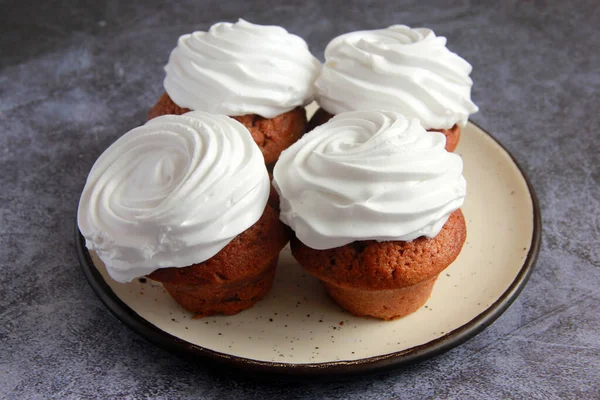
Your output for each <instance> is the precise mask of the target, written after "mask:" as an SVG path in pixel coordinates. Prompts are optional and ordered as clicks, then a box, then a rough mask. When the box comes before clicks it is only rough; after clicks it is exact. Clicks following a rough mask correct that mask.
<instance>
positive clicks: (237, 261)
mask: <svg viewBox="0 0 600 400" xmlns="http://www.w3.org/2000/svg"><path fill="white" fill-rule="evenodd" d="M289 236H290V232H289V229H288V228H287V227H286V226H285V225H283V224H282V223H281V222H280V221H279V212H278V211H276V210H275V209H274V208H273V207H271V206H270V205H267V206H266V208H265V211H264V213H263V215H262V216H261V218H260V219H259V220H258V221H257V222H256V223H255V224H254V225H252V226H251V227H250V228H248V229H247V230H246V231H244V232H243V233H241V234H239V235H238V236H236V237H235V238H234V239H233V240H232V241H231V242H229V244H228V245H227V246H225V247H224V248H223V249H222V250H221V251H219V252H218V253H217V254H216V255H214V256H213V257H211V258H210V259H208V260H206V261H204V262H201V263H198V264H194V265H191V266H189V267H184V268H161V269H158V270H156V271H154V272H152V273H151V274H150V275H148V277H149V278H150V279H152V280H155V281H158V282H161V283H162V284H163V286H164V287H165V289H166V290H167V291H168V292H169V294H170V295H171V296H172V297H173V298H174V299H175V301H177V303H179V305H181V306H182V307H183V308H185V309H186V310H189V311H191V312H193V313H195V314H196V315H197V316H209V315H213V314H224V315H232V314H237V313H238V312H240V311H242V310H245V309H247V308H249V307H251V306H252V305H254V303H256V302H257V301H258V300H260V299H262V298H263V297H264V295H265V294H266V293H267V291H268V290H269V289H270V288H271V285H272V283H273V278H274V276H275V267H276V265H277V258H278V257H279V252H280V251H281V250H282V249H283V248H284V247H285V245H286V244H287V242H288V240H289Z"/></svg>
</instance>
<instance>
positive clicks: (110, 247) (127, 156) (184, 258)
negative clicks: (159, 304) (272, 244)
mask: <svg viewBox="0 0 600 400" xmlns="http://www.w3.org/2000/svg"><path fill="white" fill-rule="evenodd" d="M269 188H270V183H269V175H268V173H267V169H266V167H265V164H264V160H263V156H262V154H261V152H260V150H259V148H258V147H257V146H256V144H255V143H254V140H253V139H252V136H251V135H250V132H248V130H247V129H246V128H245V127H244V126H243V125H242V124H240V123H239V122H237V121H235V120H234V119H232V118H229V117H226V116H223V115H211V114H208V113H204V112H199V111H193V112H189V113H187V114H184V115H181V116H175V115H165V116H161V117H158V118H155V119H152V120H150V121H148V122H147V123H146V124H145V125H143V126H140V127H138V128H135V129H133V130H131V131H129V132H127V133H126V134H125V135H123V136H122V137H121V138H119V139H118V140H117V141H116V142H114V143H113V144H112V145H111V146H110V147H109V148H108V149H107V150H106V151H105V152H104V153H103V154H102V155H101V156H100V157H99V158H98V160H97V161H96V163H95V164H94V166H93V167H92V170H91V171H90V174H89V176H88V178H87V182H86V184H85V188H84V189H83V193H82V195H81V199H80V202H79V210H78V215H77V221H78V225H79V230H80V231H81V233H82V234H83V236H84V237H85V239H86V246H87V248H88V249H90V250H94V251H96V253H97V254H98V256H99V257H100V259H101V260H102V261H103V262H104V264H105V265H106V267H107V270H108V272H109V274H110V276H111V277H112V278H114V279H115V280H117V281H119V282H129V281H131V280H132V279H134V278H135V277H138V276H142V275H147V274H149V273H151V272H152V271H154V270H156V269H159V268H164V267H185V266H189V265H192V264H195V263H199V262H202V261H205V260H207V259H209V258H211V257H212V256H214V255H215V254H216V253H218V252H219V251H220V250H221V249H222V248H223V247H225V246H226V245H227V244H228V243H229V242H230V241H231V240H232V239H233V238H234V237H235V236H237V235H238V234H240V233H242V232H243V231H245V230H246V229H248V228H249V227H250V226H252V225H253V224H254V223H255V222H256V221H258V219H259V218H260V216H261V215H262V213H263V211H264V208H265V205H266V203H267V198H268V196H269Z"/></svg>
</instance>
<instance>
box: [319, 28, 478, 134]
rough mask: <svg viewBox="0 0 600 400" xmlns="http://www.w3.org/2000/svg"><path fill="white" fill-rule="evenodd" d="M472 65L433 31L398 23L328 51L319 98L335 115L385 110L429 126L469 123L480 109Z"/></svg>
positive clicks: (345, 38)
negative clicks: (473, 91) (474, 92)
mask: <svg viewBox="0 0 600 400" xmlns="http://www.w3.org/2000/svg"><path fill="white" fill-rule="evenodd" d="M471 69H472V68H471V65H470V64H469V63H468V62H466V61H465V60H463V59H462V58H461V57H459V56H458V55H457V54H455V53H452V52H451V51H450V50H448V49H447V48H446V38H445V37H442V36H436V35H435V33H433V31H432V30H430V29H426V28H415V29H411V28H409V27H408V26H405V25H393V26H390V27H389V28H387V29H378V30H372V31H359V32H352V33H347V34H345V35H341V36H338V37H337V38H335V39H333V40H332V41H331V42H330V43H329V44H328V45H327V48H326V49H325V65H324V66H323V69H322V71H321V74H320V75H319V77H318V78H317V80H316V82H315V86H316V88H317V101H318V102H319V104H320V105H321V107H323V109H325V110H326V111H328V112H329V113H331V114H339V113H341V112H345V111H355V110H371V109H373V110H375V109H380V110H390V111H396V112H399V113H401V114H403V115H405V116H406V117H407V118H418V119H419V120H420V121H421V124H422V125H423V127H424V128H425V129H448V128H451V127H452V126H453V125H455V124H459V125H460V126H464V124H466V123H467V120H468V118H469V114H473V113H475V112H477V110H478V108H477V106H476V105H475V104H474V103H473V102H472V101H471V86H472V85H473V81H472V80H471V78H470V77H469V74H470V73H471Z"/></svg>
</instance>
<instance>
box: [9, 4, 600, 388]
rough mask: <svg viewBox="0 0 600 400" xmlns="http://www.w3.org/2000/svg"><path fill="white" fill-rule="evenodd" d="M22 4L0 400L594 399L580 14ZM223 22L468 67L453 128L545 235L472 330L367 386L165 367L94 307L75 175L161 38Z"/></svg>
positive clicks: (471, 8) (174, 364) (138, 100)
mask: <svg viewBox="0 0 600 400" xmlns="http://www.w3.org/2000/svg"><path fill="white" fill-rule="evenodd" d="M37 3H39V4H36V2H28V1H1V2H0V10H2V11H0V398H8V399H20V398H59V399H67V398H136V399H137V398H147V397H152V398H228V399H246V398H247V399H253V398H257V399H258V398H272V399H282V398H287V397H290V398H291V397H305V398H314V399H363V398H415V399H422V398H460V399H470V398H472V399H482V398H521V399H554V398H566V399H590V398H600V289H599V288H598V287H599V283H600V265H599V264H600V246H599V243H600V217H599V214H600V205H599V203H600V189H599V186H598V185H599V181H600V157H599V152H600V146H599V139H600V135H599V133H598V129H599V128H600V101H599V100H600V99H599V96H600V94H599V93H600V70H599V68H600V67H599V66H600V39H599V37H600V29H599V28H598V26H599V25H600V5H599V3H598V2H597V1H596V0H587V1H569V2H563V1H552V2H551V1H542V0H537V1H526V2H509V1H499V2H496V1H494V2H492V1H489V2H487V4H483V3H486V2H475V1H474V2H472V3H469V2H462V3H454V4H453V5H448V4H447V3H446V2H443V1H436V2H421V1H416V0H415V1H408V2H402V3H400V2H394V1H364V2H360V1H352V2H349V1H318V2H307V1H295V0H290V1H286V2H282V3H274V2H272V3H271V5H269V6H259V5H256V4H253V3H258V2H250V1H242V0H234V1H229V2H226V1H198V0H196V1H181V2H166V1H148V2H142V1H129V2H124V1H123V2H118V1H108V2H92V1H78V2H75V1H71V2H69V1H54V2H51V1H47V2H37ZM238 17H244V18H246V19H248V20H250V21H252V22H257V23H263V24H266V23H272V24H278V25H282V26H284V27H286V28H287V29H288V30H290V31H291V32H294V33H296V34H299V35H300V36H302V37H304V38H305V39H306V40H307V42H308V43H309V44H310V47H311V50H312V51H313V52H314V54H315V55H317V56H318V57H319V58H321V59H322V54H323V49H324V47H325V45H326V43H327V42H328V40H329V39H331V38H333V37H334V36H336V35H338V34H341V33H344V32H347V31H352V30H357V29H372V28H380V27H385V26H388V25H391V24H394V23H405V24H408V25H411V26H427V27H431V28H433V29H434V31H435V32H436V33H438V34H439V35H443V36H446V37H447V38H448V42H449V47H450V49H452V50H454V51H456V52H458V53H459V54H460V55H462V56H463V57H464V58H465V59H467V60H468V61H469V62H471V64H472V65H473V68H474V71H473V74H472V77H473V80H474V82H475V85H474V87H473V98H474V101H475V102H476V103H477V104H478V105H479V107H480V109H481V111H480V112H479V113H478V114H476V115H475V116H474V117H473V118H472V119H473V120H474V121H475V122H477V123H478V124H480V125H481V126H483V127H484V128H486V129H488V130H489V131H490V132H492V133H493V134H494V135H495V136H496V137H497V138H498V139H499V140H500V141H501V142H502V143H503V144H504V145H505V146H506V147H507V148H508V149H509V150H510V151H511V152H512V153H513V154H514V156H515V157H516V158H517V159H518V160H519V162H520V163H522V165H523V167H524V168H525V170H526V171H527V173H528V174H529V176H530V178H531V180H532V182H533V184H534V185H535V188H536V190H537V193H538V196H539V199H540V203H541V207H542V215H543V222H544V230H543V235H544V236H543V244H542V249H541V253H540V257H539V261H538V263H537V268H536V270H535V271H534V273H533V275H532V277H531V280H530V281H529V283H528V285H527V287H526V288H525V290H524V291H523V293H522V294H521V296H520V297H519V299H518V300H517V301H516V302H515V303H514V305H513V306H512V307H511V308H510V309H509V310H508V311H507V312H506V313H505V314H504V315H503V316H502V317H501V318H500V319H499V320H497V321H496V323H494V324H493V325H492V326H491V327H490V328H488V329H487V330H486V331H484V332H483V333H482V334H480V335H479V336H477V337H475V338H474V339H472V340H470V341H468V342H467V343H466V344H464V345H462V346H460V347H458V348H456V349H454V350H452V351H450V352H448V353H446V354H444V355H442V356H440V357H437V358H435V359H432V360H429V361H426V362H422V363H420V364H418V365H414V366H412V367H409V368H407V369H404V370H396V371H393V372H390V373H386V374H384V375H381V376H374V377H373V376H368V377H363V378H358V379H354V380H352V381H348V382H329V383H308V384H307V383H305V384H293V383H277V382H257V381H254V380H252V379H243V378H232V377H230V376H226V375H220V374H215V373H212V372H210V370H209V369H210V368H207V367H206V366H202V365H197V364H193V363H190V362H187V361H184V360H182V359H180V358H178V357H175V356H172V355H171V354H169V353H167V352H166V351H163V350H161V349H159V348H157V347H155V346H153V345H151V344H149V343H147V342H146V341H145V340H144V339H142V338H141V337H139V336H138V335H137V334H135V333H133V332H131V331H130V330H128V329H127V328H126V327H124V326H123V325H121V324H120V323H119V322H118V320H117V319H115V318H114V317H113V316H112V315H111V314H110V313H109V312H108V310H107V309H106V308H105V307H104V306H103V305H102V304H101V303H100V301H99V300H98V299H97V297H96V296H95V295H94V293H93V292H92V290H91V288H90V287H89V285H88V284H87V282H86V281H85V278H84V276H83V274H82V272H81V271H80V268H79V264H78V261H77V258H76V254H75V249H74V244H73V224H74V218H75V214H76V206H77V202H78V199H79V194H80V192H81V190H82V188H83V185H84V181H85V177H86V175H87V173H88V171H89V169H90V167H91V166H92V163H93V162H94V160H95V159H96V157H98V155H99V154H100V153H101V152H102V151H103V150H104V149H105V148H106V147H107V146H108V145H109V144H110V143H111V142H113V141H114V140H115V139H116V138H117V137H119V136H120V135H121V134H123V133H124V132H126V131H127V130H129V129H131V128H132V127H134V126H136V125H139V124H141V123H142V122H143V121H144V118H145V115H146V113H147V111H148V109H149V107H150V106H151V105H152V104H153V103H154V102H155V100H156V99H157V98H158V96H159V94H160V93H161V92H162V90H163V89H162V79H163V70H162V67H163V65H164V64H165V62H166V60H167V57H168V55H169V51H170V50H171V49H172V47H173V46H174V45H175V43H176V39H177V37H178V36H179V35H180V34H183V33H187V32H189V31H192V30H195V29H206V28H208V26H210V25H211V24H212V23H214V22H217V21H221V20H226V21H232V20H235V19H237V18H238ZM490 212H493V210H490Z"/></svg>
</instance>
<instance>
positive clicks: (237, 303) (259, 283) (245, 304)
mask: <svg viewBox="0 0 600 400" xmlns="http://www.w3.org/2000/svg"><path fill="white" fill-rule="evenodd" d="M276 267H277V257H275V258H274V259H273V260H271V261H269V262H267V263H265V268H264V270H263V271H261V272H259V274H258V275H257V276H255V277H252V278H250V279H245V280H242V281H237V282H234V283H230V284H226V285H222V284H212V285H193V284H191V285H190V284H186V283H163V286H164V288H165V289H166V290H167V292H169V294H170V295H171V297H173V299H175V301H176V302H177V303H178V304H179V305H180V306H181V307H183V308H185V309H186V310H188V311H191V312H193V313H195V314H196V318H199V317H208V316H211V315H215V314H222V315H233V314H237V313H239V312H240V311H243V310H245V309H247V308H250V307H252V306H253V305H254V304H255V303H256V302H257V301H259V300H260V299H262V298H263V297H264V296H265V294H267V292H268V291H269V289H270V288H271V286H272V285H273V279H274V278H275V269H276Z"/></svg>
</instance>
